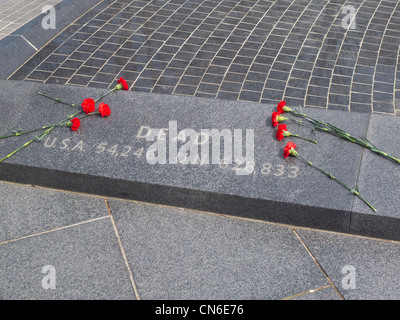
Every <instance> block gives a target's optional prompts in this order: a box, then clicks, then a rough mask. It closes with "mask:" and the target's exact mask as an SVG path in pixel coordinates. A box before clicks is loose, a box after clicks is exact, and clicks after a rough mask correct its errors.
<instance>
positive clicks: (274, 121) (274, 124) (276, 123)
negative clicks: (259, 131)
mask: <svg viewBox="0 0 400 320" xmlns="http://www.w3.org/2000/svg"><path fill="white" fill-rule="evenodd" d="M279 115H280V113H279V112H277V111H274V112H272V117H271V121H272V125H273V126H274V127H276V126H277V125H278V121H277V120H276V117H277V116H279Z"/></svg>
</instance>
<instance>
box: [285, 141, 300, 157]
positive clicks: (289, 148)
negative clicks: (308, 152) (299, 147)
mask: <svg viewBox="0 0 400 320" xmlns="http://www.w3.org/2000/svg"><path fill="white" fill-rule="evenodd" d="M295 149H296V144H295V143H293V142H292V141H289V142H288V143H287V145H286V147H285V149H284V150H283V157H284V158H285V159H286V158H287V157H289V156H290V155H291V156H297V155H298V153H297V151H296V150H295Z"/></svg>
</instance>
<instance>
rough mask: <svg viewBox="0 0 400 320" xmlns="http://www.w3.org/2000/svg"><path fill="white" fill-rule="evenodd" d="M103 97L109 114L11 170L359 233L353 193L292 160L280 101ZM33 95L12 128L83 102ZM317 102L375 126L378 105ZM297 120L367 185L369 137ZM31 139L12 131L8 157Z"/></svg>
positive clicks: (311, 152)
mask: <svg viewBox="0 0 400 320" xmlns="http://www.w3.org/2000/svg"><path fill="white" fill-rule="evenodd" d="M17 83H18V82H17ZM18 84H19V85H20V86H24V85H25V83H18ZM35 89H37V91H41V92H43V93H46V94H48V95H50V96H53V97H56V98H59V99H63V100H65V101H70V102H71V103H76V104H78V105H79V104H80V103H81V102H82V101H83V100H84V99H85V98H94V99H96V98H97V97H99V96H100V95H101V94H102V93H104V89H103V90H101V89H95V88H79V87H68V86H58V85H48V84H40V85H39V86H37V87H35ZM102 101H103V102H105V103H108V104H109V106H110V108H111V110H112V113H111V115H110V116H109V117H106V118H102V117H100V116H99V115H96V116H91V117H87V118H85V119H82V122H81V127H80V128H79V129H78V130H77V131H72V130H70V129H69V128H66V127H59V128H56V129H55V130H53V131H52V132H51V133H50V134H49V135H48V136H47V137H45V138H44V139H43V140H42V141H41V142H34V143H32V144H31V145H29V146H28V147H26V148H23V149H22V150H20V151H19V152H18V153H16V154H15V155H14V156H12V157H11V158H9V159H7V160H5V161H3V162H2V163H1V164H0V180H5V181H13V182H20V183H29V184H34V185H41V186H46V187H51V188H60V189H65V190H72V191H77V192H83V193H90V194H96V195H102V196H107V197H117V198H123V199H133V200H138V201H144V202H152V203H159V204H165V205H172V206H177V207H185V208H189V209H197V210H204V211H211V212H218V213H223V214H229V215H236V216H244V217H248V218H255V219H262V220H266V221H271V222H279V223H284V224H291V225H298V226H304V227H312V228H321V229H328V230H333V231H340V232H348V230H349V223H350V213H351V211H352V204H353V201H354V198H353V195H351V194H350V193H349V192H348V191H347V190H345V189H344V188H342V187H341V186H339V185H338V184H336V183H335V182H333V181H331V180H330V179H328V178H327V177H326V176H324V175H322V174H321V173H319V172H317V171H316V170H315V169H313V168H311V167H309V166H307V165H306V164H304V163H303V162H301V161H300V160H299V159H296V158H291V157H289V158H288V159H284V158H283V148H284V146H285V144H286V142H288V141H289V140H284V141H277V139H276V137H275V132H276V130H275V128H273V127H272V125H271V114H272V111H273V110H275V109H276V106H272V105H260V104H257V103H244V102H232V101H225V100H218V101H217V100H211V99H204V98H193V97H185V96H176V95H175V96H170V95H159V94H149V93H140V92H127V91H117V92H114V93H112V94H110V95H108V96H106V97H105V98H104V99H103V100H102ZM26 104H27V106H26V107H25V108H24V112H21V113H19V114H18V116H17V117H16V118H15V120H14V121H13V123H12V124H11V125H9V126H8V127H7V128H2V132H6V131H7V130H11V129H20V128H22V129H24V130H27V129H32V128H37V127H40V126H43V125H45V124H53V123H58V121H60V119H61V120H62V119H64V118H65V116H66V115H69V114H72V113H74V112H76V109H75V108H72V107H70V106H67V105H63V104H54V102H53V101H52V100H49V99H47V98H45V97H42V96H40V95H38V94H36V93H35V94H34V93H32V94H31V97H30V99H29V100H27V101H26ZM4 108H7V106H2V109H4ZM306 111H307V112H312V115H313V116H315V117H317V118H320V119H321V120H325V121H329V122H331V123H333V124H335V125H340V126H341V127H342V128H344V129H346V130H348V131H349V132H350V133H352V134H354V135H357V134H360V133H362V134H364V133H366V131H367V124H368V118H369V116H368V115H366V114H356V113H354V114H349V113H346V112H339V111H327V110H316V109H312V110H306ZM289 128H290V131H291V132H293V133H298V134H301V135H302V136H305V137H309V138H312V139H314V140H316V141H318V144H313V143H310V142H307V141H302V140H295V139H293V141H295V142H296V143H297V144H298V148H297V150H298V152H299V153H300V154H301V155H302V156H303V157H305V158H308V159H309V160H310V161H312V162H313V163H314V164H316V165H319V166H320V167H322V168H324V169H325V170H327V171H329V172H332V173H333V174H334V175H335V176H336V177H337V178H339V179H341V180H342V181H344V182H346V183H347V184H348V185H349V186H355V185H356V183H357V177H358V170H359V166H360V161H361V153H362V149H361V147H359V146H356V145H352V144H349V143H346V142H345V141H341V140H339V139H337V138H336V137H333V136H330V135H326V134H323V133H321V132H317V131H312V130H311V129H310V128H308V127H304V126H300V125H291V124H289ZM30 139H32V136H29V137H28V136H20V137H13V138H8V139H4V140H2V141H0V150H1V156H2V157H5V156H6V155H8V154H9V153H11V152H12V151H14V150H15V149H16V148H18V147H20V146H21V145H22V144H23V143H25V142H27V141H28V140H30ZM285 139H288V138H285ZM363 191H364V190H361V193H363ZM372 200H373V199H372ZM372 200H371V201H372ZM372 202H373V201H372Z"/></svg>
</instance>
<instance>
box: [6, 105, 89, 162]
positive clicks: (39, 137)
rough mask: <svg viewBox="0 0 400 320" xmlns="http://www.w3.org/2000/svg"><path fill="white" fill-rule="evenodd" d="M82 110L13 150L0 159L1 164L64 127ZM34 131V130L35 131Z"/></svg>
mask: <svg viewBox="0 0 400 320" xmlns="http://www.w3.org/2000/svg"><path fill="white" fill-rule="evenodd" d="M81 111H82V110H80V111H78V112H76V113H74V114H71V115H69V116H68V117H67V118H66V119H64V120H63V121H61V122H59V123H57V124H54V125H53V126H51V127H49V128H48V129H47V130H46V131H44V132H43V133H42V134H41V135H40V136H36V137H34V138H33V139H31V140H29V141H28V142H26V143H25V144H23V145H22V146H21V147H19V148H17V149H15V150H14V151H13V152H11V153H10V154H8V155H7V156H5V157H4V158H3V159H0V162H3V161H4V160H7V159H8V158H10V157H11V156H13V155H14V154H16V153H17V152H18V151H20V150H22V149H23V148H25V147H27V146H29V145H30V144H31V143H32V142H34V141H35V140H38V141H41V140H43V138H44V137H45V136H46V135H48V134H49V133H50V132H51V131H52V130H53V129H54V128H55V127H58V126H61V125H64V124H65V123H66V122H67V121H69V120H70V119H72V118H74V117H75V116H76V115H78V114H79V113H80V112H81ZM35 131H36V130H35Z"/></svg>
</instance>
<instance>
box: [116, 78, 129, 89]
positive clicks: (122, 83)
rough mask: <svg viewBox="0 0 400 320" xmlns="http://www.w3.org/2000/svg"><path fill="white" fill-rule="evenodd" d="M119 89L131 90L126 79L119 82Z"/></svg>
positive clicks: (120, 79)
mask: <svg viewBox="0 0 400 320" xmlns="http://www.w3.org/2000/svg"><path fill="white" fill-rule="evenodd" d="M117 89H118V90H121V89H123V90H129V86H128V84H127V83H126V81H125V80H124V78H119V80H118V85H117Z"/></svg>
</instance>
